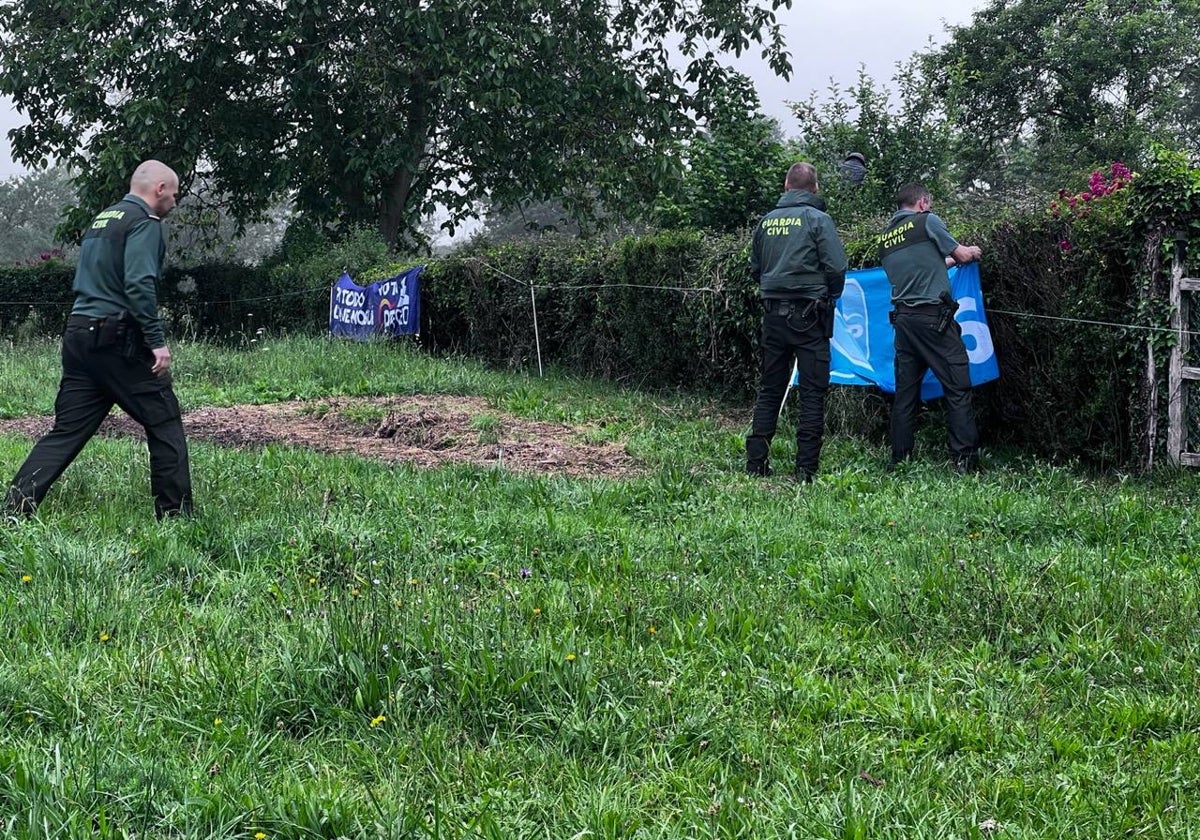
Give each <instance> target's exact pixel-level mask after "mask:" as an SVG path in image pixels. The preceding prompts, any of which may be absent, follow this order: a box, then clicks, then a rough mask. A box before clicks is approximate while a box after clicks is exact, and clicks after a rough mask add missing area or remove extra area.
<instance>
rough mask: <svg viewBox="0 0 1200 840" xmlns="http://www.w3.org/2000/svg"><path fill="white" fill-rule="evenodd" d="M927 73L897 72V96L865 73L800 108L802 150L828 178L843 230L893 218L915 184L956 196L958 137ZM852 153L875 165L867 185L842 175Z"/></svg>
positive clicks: (912, 65)
mask: <svg viewBox="0 0 1200 840" xmlns="http://www.w3.org/2000/svg"><path fill="white" fill-rule="evenodd" d="M921 69H922V68H921V66H920V64H919V62H918V61H916V60H912V61H909V62H906V63H904V64H901V65H900V66H899V67H898V68H897V70H896V73H895V75H894V76H893V77H892V87H893V88H894V89H895V91H896V94H895V97H894V98H893V95H892V94H891V93H889V92H888V88H887V87H885V86H884V85H881V84H879V83H878V82H877V81H875V79H873V78H872V77H871V76H870V75H868V74H867V72H866V71H865V70H861V69H860V70H859V74H858V80H857V81H856V82H855V84H854V85H852V86H851V87H850V88H849V89H846V90H843V89H842V88H841V87H840V86H838V85H836V84H832V85H831V86H830V88H829V91H828V94H827V96H826V97H825V98H823V99H821V100H818V99H817V96H816V94H815V93H814V94H812V95H811V96H809V98H808V99H807V100H805V101H803V102H796V103H792V106H791V107H792V113H794V114H795V115H796V121H797V127H798V129H799V134H798V142H799V144H800V150H801V152H802V154H803V155H804V157H805V158H806V159H808V160H809V161H811V162H812V163H813V164H814V165H815V166H816V167H817V169H818V171H819V172H820V173H821V193H822V195H824V196H825V198H826V201H827V202H828V204H829V209H830V212H831V213H832V214H833V217H834V218H835V219H837V221H838V224H839V226H841V225H844V224H850V223H855V222H859V221H863V220H865V219H869V218H873V217H877V216H881V215H887V214H890V213H891V212H892V211H893V210H895V207H896V205H895V203H894V197H895V194H896V190H897V189H898V188H899V187H901V186H903V185H904V184H907V183H911V182H913V181H920V182H922V183H924V184H925V185H926V186H927V187H929V189H930V191H931V192H933V194H934V195H935V196H937V197H939V198H940V197H949V193H950V190H949V189H948V185H949V184H950V183H951V173H952V171H953V167H954V161H953V160H952V157H951V150H952V142H951V138H952V136H953V132H952V130H951V127H950V126H949V125H948V124H947V121H946V117H945V114H944V111H943V109H942V107H941V103H939V102H938V100H937V99H936V97H935V96H934V95H933V93H932V91H931V90H930V88H929V85H928V84H926V81H925V78H924V76H923V75H922V72H921ZM851 151H857V152H861V153H862V154H863V155H864V156H865V157H866V159H867V178H866V180H865V181H864V182H863V183H862V184H861V185H853V184H850V183H847V182H846V181H844V180H843V179H842V178H840V177H839V175H838V166H839V164H840V163H841V162H842V160H843V159H844V158H845V156H846V154H847V153H848V152H851Z"/></svg>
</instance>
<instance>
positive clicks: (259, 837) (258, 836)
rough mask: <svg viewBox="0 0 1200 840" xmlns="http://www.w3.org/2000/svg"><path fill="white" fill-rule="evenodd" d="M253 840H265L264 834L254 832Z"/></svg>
mask: <svg viewBox="0 0 1200 840" xmlns="http://www.w3.org/2000/svg"><path fill="white" fill-rule="evenodd" d="M254 840H267V835H266V832H263V831H256V832H254Z"/></svg>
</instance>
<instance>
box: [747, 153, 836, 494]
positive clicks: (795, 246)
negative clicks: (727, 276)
mask: <svg viewBox="0 0 1200 840" xmlns="http://www.w3.org/2000/svg"><path fill="white" fill-rule="evenodd" d="M783 188H784V190H785V192H784V194H783V197H782V198H780V199H779V203H778V204H776V205H775V209H774V210H772V211H771V212H769V213H767V215H765V216H763V218H762V220H761V221H759V223H758V226H757V227H756V228H755V229H754V241H753V243H752V245H751V251H750V273H751V275H752V276H753V277H754V279H755V280H756V281H757V282H758V284H759V290H760V293H761V295H762V302H763V322H762V379H761V381H760V384H759V387H758V400H757V401H756V402H755V405H754V418H753V420H752V422H751V428H750V435H749V436H748V437H747V438H746V472H748V473H750V474H751V475H769V474H770V472H771V468H770V463H769V457H768V456H769V453H770V451H771V439H772V438H773V437H774V436H775V428H776V426H777V424H778V422H779V409H780V406H782V404H783V398H784V394H785V393H786V392H787V385H788V379H789V378H790V377H791V374H792V363H793V360H794V361H795V364H796V367H797V370H798V371H799V380H800V381H799V383H798V384H797V386H796V390H797V392H798V393H799V396H800V416H799V420H798V422H797V424H796V477H797V478H799V479H800V480H801V481H811V480H812V478H813V476H814V475H816V473H817V466H818V462H819V461H820V457H821V435H822V433H823V432H824V430H825V394H826V392H827V391H828V390H829V339H830V338H831V337H832V335H833V306H834V303H835V302H836V301H837V299H838V298H839V297H841V294H842V288H843V286H845V284H846V251H845V249H844V248H843V247H842V241H841V240H840V239H838V235H837V230H836V229H835V228H834V226H833V220H832V219H831V218H829V216H828V215H826V214H825V212H824V210H825V202H824V201H823V200H822V199H821V198H820V197H819V196H818V195H817V192H818V190H819V185H818V183H817V171H816V169H814V168H813V167H812V165H811V164H807V163H796V164H793V165H792V167H791V168H790V169H788V173H787V177H786V179H785V180H784V183H783Z"/></svg>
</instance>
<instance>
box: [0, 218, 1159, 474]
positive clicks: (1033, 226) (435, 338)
mask: <svg viewBox="0 0 1200 840" xmlns="http://www.w3.org/2000/svg"><path fill="white" fill-rule="evenodd" d="M958 233H960V234H961V238H962V239H963V241H969V242H974V243H979V244H981V245H982V246H983V248H984V252H985V259H984V263H983V279H984V291H985V297H986V299H987V302H988V307H989V320H990V324H991V329H992V334H993V339H994V343H995V346H996V352H997V355H998V358H999V362H1000V367H1001V371H1002V377H1001V379H1000V380H999V381H998V382H995V383H992V384H989V385H986V386H984V387H983V388H981V389H979V391H978V392H977V406H978V409H979V413H980V420H981V428H982V432H983V434H984V437H985V441H987V442H991V443H993V444H995V443H1007V444H1013V445H1016V446H1019V447H1022V448H1025V449H1027V450H1029V451H1031V452H1034V453H1037V454H1038V455H1041V456H1049V457H1054V458H1070V457H1075V458H1079V459H1081V460H1084V461H1087V462H1090V463H1096V464H1102V465H1105V466H1120V465H1125V464H1128V463H1129V462H1130V461H1131V460H1132V459H1133V458H1135V457H1136V454H1137V453H1136V451H1135V450H1136V445H1135V438H1136V422H1137V418H1138V395H1137V393H1136V390H1137V389H1136V382H1137V376H1138V371H1139V366H1140V365H1143V364H1144V355H1140V354H1139V348H1140V347H1141V345H1140V344H1139V343H1138V340H1137V337H1136V336H1132V337H1131V336H1130V335H1128V334H1125V333H1122V332H1121V331H1119V330H1114V329H1113V328H1111V327H1104V326H1097V325H1091V324H1087V323H1080V322H1082V321H1097V322H1113V323H1128V322H1129V321H1130V318H1131V317H1132V315H1133V313H1134V312H1135V311H1136V309H1137V301H1136V296H1137V288H1136V283H1135V282H1134V281H1133V279H1132V278H1130V277H1129V275H1128V273H1127V272H1122V271H1115V270H1114V271H1096V270H1094V266H1088V265H1087V264H1086V262H1084V261H1082V260H1080V259H1078V258H1072V257H1069V256H1068V255H1064V254H1063V253H1062V251H1061V250H1060V248H1059V246H1058V241H1059V237H1060V236H1061V235H1062V232H1061V230H1059V229H1058V228H1056V227H1055V225H1054V223H1053V222H1051V221H1050V220H1048V219H1037V218H1035V219H1026V220H1024V221H1014V222H1008V223H1002V224H996V225H994V226H992V227H991V228H990V229H989V230H987V231H978V232H970V231H966V232H964V231H958ZM746 248H747V242H746V238H745V237H744V236H732V235H726V236H716V235H703V234H699V233H693V232H664V233H655V234H650V235H645V236H639V237H629V238H625V239H622V240H619V241H617V242H615V243H612V244H607V245H604V244H596V243H589V242H583V241H580V240H553V239H542V240H537V241H532V240H531V241H524V242H514V243H508V244H504V245H498V246H494V247H487V246H485V245H478V246H475V247H472V248H468V249H463V250H460V251H459V252H457V253H455V254H454V255H452V256H450V257H447V258H444V259H440V260H436V261H433V262H432V263H430V265H429V268H428V270H427V271H426V273H425V276H424V279H423V288H422V336H421V341H422V344H423V345H425V346H426V347H428V348H429V349H431V350H434V351H437V352H445V353H459V354H464V355H470V356H473V357H477V358H481V359H484V360H486V361H488V362H489V363H492V364H495V365H499V366H508V367H521V368H525V369H535V368H536V365H537V359H538V353H539V339H540V353H541V359H542V361H543V363H544V364H545V365H547V366H555V367H558V368H561V369H567V370H570V371H573V372H576V373H579V374H581V375H586V376H595V377H604V378H608V379H611V380H615V381H618V382H623V383H626V384H629V385H631V386H635V387H646V388H671V387H680V386H682V387H694V388H699V389H702V390H705V391H708V392H710V393H720V394H723V395H725V396H728V397H731V398H734V399H738V400H743V401H746V402H747V405H749V400H750V399H751V397H752V394H753V391H754V387H755V385H756V382H757V375H758V355H757V344H756V341H757V329H758V324H759V306H758V300H757V288H756V286H755V284H754V283H753V281H752V280H751V278H750V277H749V273H748V270H747V252H746ZM851 250H853V248H852V249H851ZM859 250H860V251H861V250H862V249H859ZM864 253H866V252H864ZM368 257H370V258H371V259H375V256H374V255H373V254H368ZM346 259H347V260H349V259H350V257H347V258H346ZM391 268H392V266H376V267H375V268H373V269H369V270H368V269H363V268H362V267H361V266H360V267H359V268H358V274H357V275H356V279H360V278H361V277H365V279H378V278H379V277H381V276H383V275H384V274H386V273H387V271H388V270H390V269H391ZM311 269H312V267H311V266H309V267H308V268H304V267H303V266H302V267H300V268H296V269H295V270H292V269H290V268H289V266H288V265H286V264H285V265H277V266H274V267H271V268H269V269H268V268H262V269H254V268H245V267H241V266H219V265H218V266H204V267H199V268H191V269H186V270H177V269H172V270H170V271H168V273H167V275H166V277H165V278H164V281H163V283H162V286H161V288H160V299H161V304H162V309H163V312H164V315H165V318H166V321H167V328H168V335H172V336H188V337H205V338H213V337H219V338H229V337H238V336H241V337H249V336H252V335H253V334H254V333H255V332H256V331H257V330H259V329H267V330H270V331H273V332H278V331H287V330H292V331H295V330H301V331H322V330H324V329H325V326H326V324H327V316H328V294H327V291H326V288H327V287H326V286H325V285H324V284H317V279H318V278H317V277H316V276H315V275H314V272H313V270H311ZM331 271H332V272H336V269H334V268H333V267H332V263H331V264H330V265H329V266H322V267H321V268H320V271H318V272H317V273H318V274H319V273H324V274H329V273H330V272H331ZM352 273H354V269H353V268H352ZM71 275H72V271H71V268H70V267H69V266H67V265H65V264H62V263H55V262H49V263H45V264H41V265H37V266H26V267H12V268H0V330H3V334H4V335H9V336H14V335H21V334H28V333H34V332H37V333H43V334H45V333H54V332H57V331H58V330H59V329H60V328H61V325H62V322H63V319H64V318H65V315H66V312H67V309H68V308H69V304H70V300H71V292H70V287H71ZM332 279H334V278H333V277H332V276H330V277H329V280H330V281H332ZM531 284H532V286H533V289H532V297H531V289H530V286H531ZM535 304H536V317H537V330H536V331H535V328H534V311H535ZM1009 313H1013V314H1009ZM1060 318H1061V319H1068V320H1055V319H1060ZM855 392H856V393H859V391H858V389H855ZM861 393H863V394H864V395H865V393H866V392H865V389H863V391H862V392H861ZM856 410H857V411H859V412H860V413H864V412H865V416H860V417H858V418H856V419H855V420H854V422H853V424H851V425H852V426H853V428H856V429H861V430H869V431H870V433H871V434H873V435H876V436H882V434H883V430H884V429H886V411H887V407H886V404H885V401H884V400H883V399H880V398H878V397H875V398H872V399H864V400H862V401H861V402H860V403H859V405H858V406H857V408H856ZM842 428H846V424H844V423H843V424H842Z"/></svg>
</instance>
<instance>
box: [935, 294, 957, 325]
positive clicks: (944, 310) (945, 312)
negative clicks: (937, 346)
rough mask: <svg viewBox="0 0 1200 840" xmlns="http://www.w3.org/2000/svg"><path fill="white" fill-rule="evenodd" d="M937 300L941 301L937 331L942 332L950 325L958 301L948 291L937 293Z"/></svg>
mask: <svg viewBox="0 0 1200 840" xmlns="http://www.w3.org/2000/svg"><path fill="white" fill-rule="evenodd" d="M938 300H940V301H941V302H942V306H941V309H940V311H939V312H938V322H937V331H938V332H940V333H944V332H945V331H946V328H947V327H948V326H950V322H951V321H953V320H954V313H955V312H957V311H958V301H956V300H955V299H954V298H953V297H952V296H951V295H950V293H949V292H942V293H941V294H940V295H938Z"/></svg>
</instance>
